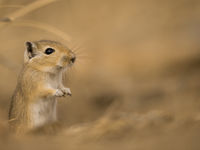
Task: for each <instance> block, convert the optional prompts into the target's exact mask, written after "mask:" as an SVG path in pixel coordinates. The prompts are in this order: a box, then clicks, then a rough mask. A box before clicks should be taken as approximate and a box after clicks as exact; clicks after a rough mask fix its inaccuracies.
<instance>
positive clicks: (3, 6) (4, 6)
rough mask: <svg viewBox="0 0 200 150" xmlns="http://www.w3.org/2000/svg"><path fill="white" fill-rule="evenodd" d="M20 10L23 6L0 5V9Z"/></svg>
mask: <svg viewBox="0 0 200 150" xmlns="http://www.w3.org/2000/svg"><path fill="white" fill-rule="evenodd" d="M9 7H10V8H22V7H24V6H23V5H0V8H9Z"/></svg>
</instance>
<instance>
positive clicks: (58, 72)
mask: <svg viewBox="0 0 200 150" xmlns="http://www.w3.org/2000/svg"><path fill="white" fill-rule="evenodd" d="M34 44H35V45H36V48H35V50H36V53H38V56H37V55H36V56H37V57H33V58H32V59H31V60H28V61H25V63H24V65H23V67H22V70H21V72H20V75H19V78H18V82H17V86H16V89H15V92H14V94H13V96H12V100H11V105H10V111H9V123H10V127H11V130H13V131H15V132H17V133H24V132H27V131H29V130H30V129H34V128H35V126H34V120H33V119H34V117H33V116H32V114H31V112H30V111H31V109H32V108H30V107H32V104H35V103H37V101H56V97H57V95H56V92H57V89H59V90H61V91H62V92H63V89H62V88H64V86H63V85H62V79H61V78H62V72H63V68H66V66H69V65H70V58H71V57H75V56H74V54H73V53H72V52H71V51H70V50H69V49H68V48H67V47H64V46H63V45H62V44H60V43H58V42H54V41H44V40H43V41H38V42H34ZM45 47H52V48H54V49H56V53H55V54H53V55H52V56H48V55H43V51H44V49H45ZM39 53H40V54H41V56H39ZM25 55H26V54H25ZM25 59H27V58H25ZM61 67H63V68H61ZM48 109H51V108H48ZM46 113H48V110H46Z"/></svg>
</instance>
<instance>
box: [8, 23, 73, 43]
mask: <svg viewBox="0 0 200 150" xmlns="http://www.w3.org/2000/svg"><path fill="white" fill-rule="evenodd" d="M12 25H15V26H26V27H32V28H37V29H40V30H43V31H46V32H49V33H52V34H54V35H56V36H58V37H60V38H62V39H63V40H65V41H66V42H70V41H71V38H70V36H68V35H66V34H65V33H64V32H62V31H60V30H59V29H57V28H55V27H53V26H51V25H48V24H45V23H40V22H35V21H20V22H12Z"/></svg>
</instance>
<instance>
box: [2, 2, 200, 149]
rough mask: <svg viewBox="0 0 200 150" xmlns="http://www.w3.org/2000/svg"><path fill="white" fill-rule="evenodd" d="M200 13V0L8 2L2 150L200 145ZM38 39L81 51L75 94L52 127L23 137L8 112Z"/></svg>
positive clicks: (73, 78)
mask: <svg viewBox="0 0 200 150" xmlns="http://www.w3.org/2000/svg"><path fill="white" fill-rule="evenodd" d="M199 15H200V3H199V2H198V1H196V0H178V1H172V0H169V1H158V0H145V1H139V0H134V1H131V0H125V1H123V2H122V1H118V0H117V1H116V0H109V1H106V0H102V1H93V0H85V1H81V0H74V1H70V0H69V1H64V0H59V1H56V0H42V1H39V0H38V1H25V0H20V1H17V0H12V1H9V0H2V1H0V18H2V20H1V23H0V35H1V36H0V41H1V48H0V74H1V82H0V89H1V91H0V97H1V99H0V149H13V148H15V149H22V150H23V149H38V150H39V149H50V150H51V149H61V150H62V149H63V150H65V149H72V150H73V149H83V150H84V149H87V150H88V149H111V150H112V149H119V150H121V149H126V150H129V149H130V150H146V149H148V150H157V149H158V150H160V149H162V150H169V149H170V150H171V149H176V150H179V149H180V150H198V149H199V148H200V145H199V142H198V139H199V135H200V133H199V129H200V128H199V125H200V111H199V110H200V102H199V98H200V95H199V88H200V83H199V75H200V71H199V66H200V57H199V56H200V52H199V49H200V44H199V41H198V40H199V25H200V21H199ZM69 35H71V36H69ZM40 39H50V40H58V41H61V42H63V43H64V44H66V45H67V46H69V47H72V49H77V52H76V53H77V55H78V60H77V63H76V65H75V66H74V67H75V68H73V70H70V73H69V74H67V80H66V84H67V85H68V86H69V87H70V88H71V90H72V93H73V97H71V98H68V99H61V100H60V101H59V103H58V117H59V123H58V124H55V125H52V126H47V127H45V129H46V130H47V131H48V134H46V133H45V131H46V130H44V129H38V131H37V133H39V134H37V135H32V134H31V135H26V136H23V137H15V136H13V135H11V134H10V133H9V131H8V129H7V110H8V107H9V102H10V97H11V95H12V93H13V90H14V88H15V85H16V80H17V79H16V78H17V75H18V72H19V70H20V66H21V64H22V62H23V51H24V46H23V43H24V42H25V41H27V40H40ZM74 39H76V40H77V41H81V43H82V44H81V45H82V46H81V47H79V46H77V45H76V44H75V46H74V47H73V46H72V45H74V43H73V42H74V41H75V40H74ZM78 43H79V42H78ZM82 47H83V48H85V49H87V51H83V50H81V49H82Z"/></svg>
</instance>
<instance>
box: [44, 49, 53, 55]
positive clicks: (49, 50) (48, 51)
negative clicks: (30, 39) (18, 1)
mask: <svg viewBox="0 0 200 150" xmlns="http://www.w3.org/2000/svg"><path fill="white" fill-rule="evenodd" d="M53 52H55V49H53V48H47V49H46V50H45V54H47V55H50V54H51V53H53Z"/></svg>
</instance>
